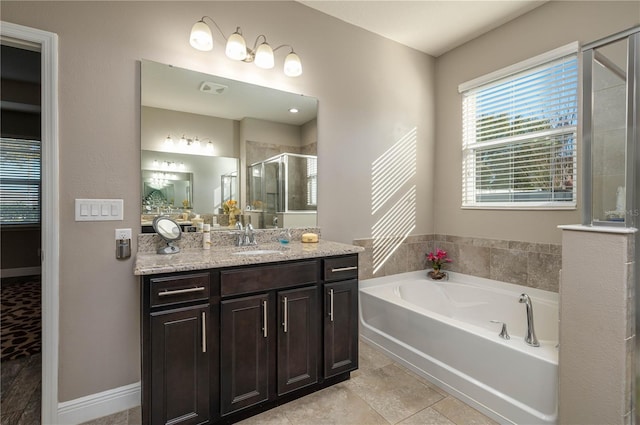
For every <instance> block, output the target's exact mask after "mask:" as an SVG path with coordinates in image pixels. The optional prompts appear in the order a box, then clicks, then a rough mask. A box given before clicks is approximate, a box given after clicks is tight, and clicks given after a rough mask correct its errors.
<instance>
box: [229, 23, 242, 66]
mask: <svg viewBox="0 0 640 425" xmlns="http://www.w3.org/2000/svg"><path fill="white" fill-rule="evenodd" d="M225 53H226V55H227V57H229V58H230V59H233V60H237V61H241V60H244V59H245V58H246V57H247V43H246V42H245V41H244V37H243V36H242V33H241V32H240V27H238V28H237V29H236V32H234V33H233V34H231V35H230V36H229V39H228V40H227V47H226V49H225Z"/></svg>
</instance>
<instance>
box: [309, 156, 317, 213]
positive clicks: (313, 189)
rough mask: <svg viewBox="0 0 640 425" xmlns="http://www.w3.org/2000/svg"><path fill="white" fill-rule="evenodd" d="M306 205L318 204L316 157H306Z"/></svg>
mask: <svg viewBox="0 0 640 425" xmlns="http://www.w3.org/2000/svg"><path fill="white" fill-rule="evenodd" d="M307 205H308V206H315V205H318V159H317V158H307Z"/></svg>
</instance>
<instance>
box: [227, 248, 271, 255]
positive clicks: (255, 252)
mask: <svg viewBox="0 0 640 425" xmlns="http://www.w3.org/2000/svg"><path fill="white" fill-rule="evenodd" d="M280 252H281V251H278V250H276V249H251V250H248V251H238V252H234V253H233V255H268V254H278V253H280Z"/></svg>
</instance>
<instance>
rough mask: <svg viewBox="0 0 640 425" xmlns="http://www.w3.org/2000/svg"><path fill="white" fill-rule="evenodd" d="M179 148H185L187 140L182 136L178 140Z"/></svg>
mask: <svg viewBox="0 0 640 425" xmlns="http://www.w3.org/2000/svg"><path fill="white" fill-rule="evenodd" d="M180 146H187V139H186V138H185V137H184V136H182V137H181V138H180Z"/></svg>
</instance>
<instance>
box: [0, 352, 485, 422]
mask: <svg viewBox="0 0 640 425" xmlns="http://www.w3.org/2000/svg"><path fill="white" fill-rule="evenodd" d="M139 424H140V408H139V407H137V408H134V409H130V410H128V411H124V412H120V413H117V414H115V415H111V416H107V417H104V418H100V419H96V420H94V421H90V422H86V423H85V424H83V425H139ZM240 424H242V425H258V424H259V425H329V424H335V425H349V424H352V425H377V424H380V425H389V424H401V425H418V424H420V425H427V424H434V425H436V424H437V425H471V424H473V425H495V424H497V422H495V421H493V420H491V419H490V418H488V417H486V416H485V415H483V414H481V413H480V412H478V411H477V410H475V409H472V408H471V407H469V406H468V405H466V404H464V403H462V402H461V401H459V400H457V399H456V398H454V397H452V396H450V395H448V394H447V393H446V392H444V391H443V390H441V389H439V388H437V387H436V386H434V385H432V384H430V383H429V382H427V381H426V380H424V379H422V378H421V377H419V376H417V375H415V374H414V373H412V372H411V371H409V370H408V369H406V368H404V367H403V366H401V365H399V364H398V363H396V362H394V361H392V360H390V359H389V358H388V357H386V356H385V355H384V354H382V353H381V352H380V351H378V350H377V349H375V348H373V347H371V346H370V345H368V344H366V343H364V342H361V343H360V368H359V369H358V370H357V371H355V372H353V373H352V374H351V379H350V380H349V381H345V382H341V383H339V384H337V385H334V386H332V387H329V388H325V389H324V390H321V391H318V392H316V393H313V394H309V395H308V396H306V397H303V398H300V399H298V400H294V401H292V402H290V403H287V404H285V405H283V406H279V407H276V408H275V409H272V410H269V411H267V412H264V413H262V414H260V415H257V416H253V417H251V418H249V419H246V420H244V421H242V422H240ZM2 425H4V422H3V424H2Z"/></svg>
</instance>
